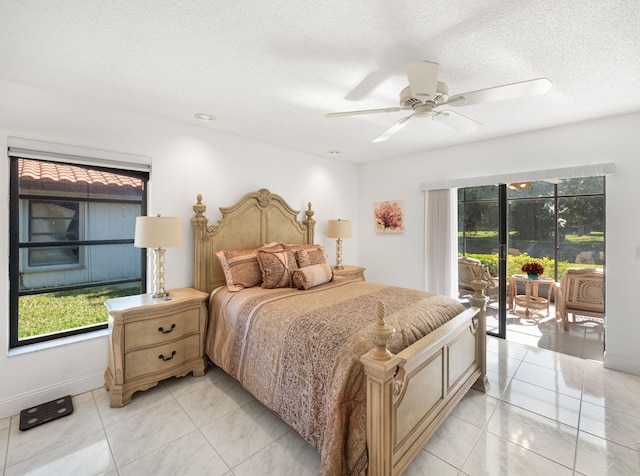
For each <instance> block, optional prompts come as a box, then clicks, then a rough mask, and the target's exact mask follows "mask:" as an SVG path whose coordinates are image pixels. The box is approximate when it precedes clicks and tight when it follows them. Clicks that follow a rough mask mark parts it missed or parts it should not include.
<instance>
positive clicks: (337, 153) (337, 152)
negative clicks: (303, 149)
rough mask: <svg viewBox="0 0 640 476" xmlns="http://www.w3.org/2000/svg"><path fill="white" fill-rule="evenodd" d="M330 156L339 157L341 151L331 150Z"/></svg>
mask: <svg viewBox="0 0 640 476" xmlns="http://www.w3.org/2000/svg"><path fill="white" fill-rule="evenodd" d="M329 154H331V155H339V154H340V151H339V150H330V151H329Z"/></svg>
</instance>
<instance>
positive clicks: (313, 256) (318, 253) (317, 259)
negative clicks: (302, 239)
mask: <svg viewBox="0 0 640 476" xmlns="http://www.w3.org/2000/svg"><path fill="white" fill-rule="evenodd" d="M284 247H285V248H286V249H288V250H291V251H294V252H295V253H296V258H298V267H299V268H304V266H303V265H302V263H301V262H300V256H299V255H298V252H300V251H305V252H306V254H307V257H308V259H309V264H308V265H307V266H313V265H314V264H323V263H327V253H326V251H325V249H324V246H322V245H287V244H284ZM303 256H304V254H303ZM303 260H304V258H303ZM303 263H305V264H306V262H305V261H303Z"/></svg>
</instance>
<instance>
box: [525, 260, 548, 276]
mask: <svg viewBox="0 0 640 476" xmlns="http://www.w3.org/2000/svg"><path fill="white" fill-rule="evenodd" d="M522 271H523V272H525V273H527V276H528V277H529V278H530V279H538V276H540V275H541V274H542V273H544V266H542V265H541V264H540V263H536V262H532V263H525V264H523V265H522Z"/></svg>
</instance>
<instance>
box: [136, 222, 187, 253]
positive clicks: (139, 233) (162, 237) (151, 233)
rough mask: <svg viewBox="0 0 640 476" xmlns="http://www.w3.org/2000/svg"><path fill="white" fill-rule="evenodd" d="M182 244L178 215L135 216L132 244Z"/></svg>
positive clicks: (159, 245) (151, 246) (149, 246)
mask: <svg viewBox="0 0 640 476" xmlns="http://www.w3.org/2000/svg"><path fill="white" fill-rule="evenodd" d="M181 244H182V228H181V227H180V218H179V217H162V216H160V215H158V216H155V217H136V231H135V238H134V240H133V246H136V247H138V248H165V247H168V246H179V245H181Z"/></svg>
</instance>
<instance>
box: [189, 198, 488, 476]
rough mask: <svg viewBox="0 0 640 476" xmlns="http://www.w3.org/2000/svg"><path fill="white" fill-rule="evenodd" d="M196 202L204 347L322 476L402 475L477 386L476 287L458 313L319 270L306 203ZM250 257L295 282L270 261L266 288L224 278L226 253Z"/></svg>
mask: <svg viewBox="0 0 640 476" xmlns="http://www.w3.org/2000/svg"><path fill="white" fill-rule="evenodd" d="M193 210H194V212H195V215H194V217H193V218H192V220H191V223H192V226H193V229H194V287H195V288H196V289H198V290H201V291H204V292H207V293H210V300H209V321H208V330H207V337H206V346H205V349H206V353H207V356H208V357H209V359H210V360H211V361H212V362H213V364H215V365H216V366H218V367H220V368H222V369H223V370H224V371H225V372H227V373H228V374H229V375H231V376H232V377H234V378H235V379H236V380H238V381H239V382H240V384H241V385H243V386H244V387H245V388H246V389H247V390H249V391H250V392H251V393H252V394H253V395H254V396H256V398H257V399H258V400H260V401H261V402H262V403H263V404H265V405H266V406H267V407H268V408H270V409H271V410H272V411H274V412H275V413H277V414H278V415H279V416H280V417H281V418H282V419H283V420H284V421H285V422H286V423H288V424H289V425H290V426H291V427H292V428H294V429H295V430H296V431H297V432H298V433H299V434H300V435H301V436H302V437H304V438H305V439H306V440H307V441H308V442H309V443H310V444H312V445H313V446H314V447H315V448H316V449H317V450H318V451H319V452H320V455H321V473H322V474H325V475H333V474H364V473H365V472H366V473H367V474H369V475H392V474H401V473H402V472H403V471H404V469H406V467H407V466H408V465H409V463H410V462H411V461H412V460H413V458H414V457H415V456H416V455H417V454H418V452H419V451H420V449H421V448H422V447H423V446H424V444H425V443H426V441H427V440H428V439H429V437H430V436H431V435H433V433H434V432H435V431H436V430H437V428H438V426H439V425H440V424H441V423H442V422H443V421H444V419H445V418H446V417H447V415H448V414H449V413H450V412H451V410H452V409H453V408H454V406H455V405H456V404H457V403H458V402H459V401H460V400H461V399H462V397H463V396H464V395H465V393H466V392H467V391H468V390H469V389H470V388H472V387H473V388H476V389H478V390H481V391H485V389H486V386H487V379H486V361H485V350H486V349H485V345H486V337H485V313H484V308H485V305H486V298H485V297H484V295H483V294H482V290H483V288H484V283H482V282H478V283H476V284H477V286H476V287H477V289H476V292H475V294H474V295H473V296H471V298H470V299H469V302H470V307H468V308H466V309H465V308H464V307H463V306H462V305H461V304H460V303H458V302H457V301H456V300H453V299H450V298H447V297H444V296H438V295H434V294H429V293H425V292H423V291H418V290H410V289H404V288H398V287H394V286H388V285H383V284H379V283H370V282H364V281H361V280H354V279H348V278H341V277H331V278H328V277H327V276H326V273H325V271H326V269H327V268H330V267H329V266H328V265H326V264H322V263H321V261H322V259H320V258H318V254H317V251H320V252H324V249H323V248H322V247H321V246H319V245H314V230H315V220H314V218H313V216H314V211H313V210H312V207H311V204H310V203H309V205H308V209H307V210H305V211H304V217H303V219H302V220H299V218H298V217H299V215H300V212H299V211H297V210H295V209H293V208H292V207H291V206H290V205H289V204H288V203H287V202H286V201H285V200H284V199H283V198H282V197H280V196H279V195H277V194H273V193H271V192H270V191H269V190H266V189H261V190H258V191H257V192H251V193H247V194H246V195H244V196H243V197H242V198H241V199H240V200H239V201H238V202H237V203H236V204H234V205H233V206H231V207H221V208H220V212H221V214H222V218H221V219H220V220H219V221H218V222H217V223H216V224H213V225H209V224H208V218H207V217H206V216H205V212H206V206H205V205H204V204H203V203H202V196H201V195H198V197H197V203H196V204H195V205H194V206H193ZM243 250H251V251H246V252H245V251H243ZM255 250H259V251H257V252H255V253H254V251H255ZM301 250H302V251H301ZM307 252H308V253H307ZM253 254H257V255H259V256H260V258H261V259H262V258H264V259H265V260H266V259H267V258H268V259H269V260H271V259H273V260H274V261H276V265H278V266H280V267H282V266H283V265H284V266H285V268H286V269H287V276H288V279H290V281H286V282H285V281H282V280H280V281H279V282H278V279H281V278H282V277H283V276H284V274H282V273H281V274H279V275H278V276H277V277H276V278H277V279H275V280H272V279H271V278H272V276H271V275H269V274H268V273H267V274H264V272H266V271H267V269H268V267H267V266H264V267H262V266H261V267H262V271H263V277H264V282H262V285H260V283H258V285H256V283H255V282H252V279H253V278H250V277H243V278H242V279H240V278H237V277H236V276H233V275H232V274H230V270H229V263H230V262H232V261H233V260H234V259H239V260H241V261H242V260H245V259H246V258H247V256H251V257H253ZM273 256H277V257H278V259H279V260H280V261H277V260H276V259H275V258H273ZM283 256H284V258H283ZM287 256H289V261H287ZM309 257H311V259H310V261H309V260H308V258H309ZM251 259H253V258H251ZM300 259H302V261H304V263H302V261H300ZM266 262H267V261H265V263H266ZM287 263H289V264H287ZM260 264H261V265H262V264H263V262H262V261H261V262H260ZM223 265H224V266H223ZM276 265H274V266H276ZM251 266H253V264H252V265H251ZM276 267H277V266H276ZM251 269H253V268H251ZM278 269H280V268H278ZM312 270H313V272H311V271H312ZM243 279H244V281H245V282H241V281H243ZM272 281H273V282H272ZM268 282H269V283H271V284H273V283H275V282H278V285H277V286H274V287H271V286H268V287H269V289H265V288H264V286H265V285H267V284H268ZM298 288H299V289H298Z"/></svg>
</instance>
